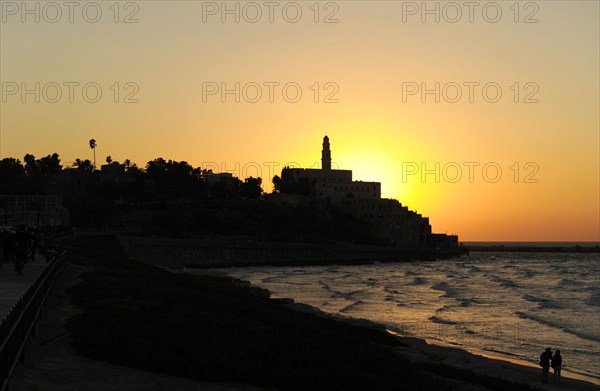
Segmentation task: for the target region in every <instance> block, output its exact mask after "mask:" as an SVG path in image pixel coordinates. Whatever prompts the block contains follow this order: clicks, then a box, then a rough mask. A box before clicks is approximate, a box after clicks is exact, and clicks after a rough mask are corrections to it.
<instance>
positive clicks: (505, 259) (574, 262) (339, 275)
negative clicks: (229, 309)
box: [221, 243, 600, 383]
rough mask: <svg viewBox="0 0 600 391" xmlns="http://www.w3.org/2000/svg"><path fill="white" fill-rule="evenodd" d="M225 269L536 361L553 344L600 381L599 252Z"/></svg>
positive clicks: (301, 298)
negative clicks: (351, 264) (352, 264)
mask: <svg viewBox="0 0 600 391" xmlns="http://www.w3.org/2000/svg"><path fill="white" fill-rule="evenodd" d="M571 244H572V243H571ZM507 245H508V244H507ZM586 245H588V244H586ZM221 271H223V272H225V273H227V274H229V275H230V276H232V277H235V278H240V279H243V280H247V281H250V282H251V283H252V284H253V285H256V286H259V287H262V288H266V289H268V290H269V291H271V293H272V296H273V297H278V298H293V299H294V300H295V301H296V302H299V303H304V304H308V305H311V306H313V307H316V308H318V309H320V310H321V311H324V312H327V313H331V314H336V315H339V316H343V317H349V318H362V319H368V320H371V321H374V322H377V323H380V324H383V325H385V326H386V328H387V329H388V330H390V331H393V332H395V333H398V334H400V335H403V336H410V337H418V338H423V339H425V340H427V341H428V342H429V343H433V344H440V345H445V346H454V347H457V348H461V349H464V350H467V351H470V352H472V353H475V354H482V355H486V356H492V357H498V358H502V359H508V360H512V361H515V362H523V361H524V362H527V363H530V364H532V365H537V362H538V361H539V356H540V354H541V353H542V351H544V350H545V348H546V347H550V348H551V349H552V350H553V351H554V350H555V349H560V351H561V354H562V356H563V369H564V370H565V371H567V370H568V371H569V372H571V373H573V374H576V375H582V376H583V378H584V379H588V380H590V379H591V381H593V382H594V383H598V381H600V254H599V253H587V254H586V253H544V252H539V253H537V252H535V253H507V252H472V253H471V254H469V255H464V256H461V257H460V258H454V259H448V260H437V261H411V262H398V263H381V264H380V263H374V264H368V265H360V266H348V265H330V266H306V267H298V266H290V267H282V266H277V267H267V266H262V267H245V268H233V269H231V268H229V269H222V270H221Z"/></svg>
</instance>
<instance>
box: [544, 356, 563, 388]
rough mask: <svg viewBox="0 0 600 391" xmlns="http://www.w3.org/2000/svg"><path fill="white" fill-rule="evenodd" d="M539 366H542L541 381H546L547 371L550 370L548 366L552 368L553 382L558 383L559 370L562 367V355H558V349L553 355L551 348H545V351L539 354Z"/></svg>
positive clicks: (559, 379) (559, 378)
mask: <svg viewBox="0 0 600 391" xmlns="http://www.w3.org/2000/svg"><path fill="white" fill-rule="evenodd" d="M540 366H541V367H542V383H548V372H549V371H550V367H552V369H554V383H560V381H561V377H560V371H561V369H562V356H561V355H560V350H556V352H554V356H553V355H552V350H551V349H550V348H546V351H545V352H544V353H542V355H541V356H540Z"/></svg>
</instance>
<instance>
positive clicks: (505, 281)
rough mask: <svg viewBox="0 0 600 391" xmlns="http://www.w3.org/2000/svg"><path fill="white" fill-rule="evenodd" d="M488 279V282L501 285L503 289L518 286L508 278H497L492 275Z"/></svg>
mask: <svg viewBox="0 0 600 391" xmlns="http://www.w3.org/2000/svg"><path fill="white" fill-rule="evenodd" d="M489 277H490V280H492V281H494V282H497V283H498V284H500V285H502V286H503V287H505V288H516V287H518V286H519V285H517V283H515V282H514V281H513V280H511V279H510V278H503V277H498V276H496V275H494V274H492V275H490V276H489Z"/></svg>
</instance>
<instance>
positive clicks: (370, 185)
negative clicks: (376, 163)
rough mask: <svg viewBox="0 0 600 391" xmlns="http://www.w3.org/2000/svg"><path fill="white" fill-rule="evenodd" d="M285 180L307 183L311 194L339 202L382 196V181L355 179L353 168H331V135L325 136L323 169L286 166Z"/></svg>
mask: <svg viewBox="0 0 600 391" xmlns="http://www.w3.org/2000/svg"><path fill="white" fill-rule="evenodd" d="M281 178H282V179H283V180H284V181H288V182H292V183H301V182H303V181H304V183H307V184H309V185H310V195H312V196H314V197H317V198H323V199H329V200H330V201H333V202H337V201H341V200H342V199H344V198H370V199H379V198H381V183H379V182H363V181H353V180H352V171H351V170H333V169H331V148H330V144H329V137H327V136H325V137H324V138H323V150H322V151H321V169H315V168H284V169H283V170H282V172H281Z"/></svg>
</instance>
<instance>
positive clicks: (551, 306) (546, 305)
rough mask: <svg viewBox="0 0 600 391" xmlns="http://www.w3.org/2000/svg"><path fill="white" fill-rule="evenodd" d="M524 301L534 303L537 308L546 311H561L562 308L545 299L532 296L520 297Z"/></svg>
mask: <svg viewBox="0 0 600 391" xmlns="http://www.w3.org/2000/svg"><path fill="white" fill-rule="evenodd" d="M522 297H523V298H524V299H525V300H527V301H530V302H532V303H536V304H537V306H538V308H540V309H543V308H547V309H562V308H563V307H562V306H561V305H559V304H557V303H555V302H553V301H552V300H550V299H546V298H543V297H537V296H533V295H527V294H525V295H523V296H522Z"/></svg>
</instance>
